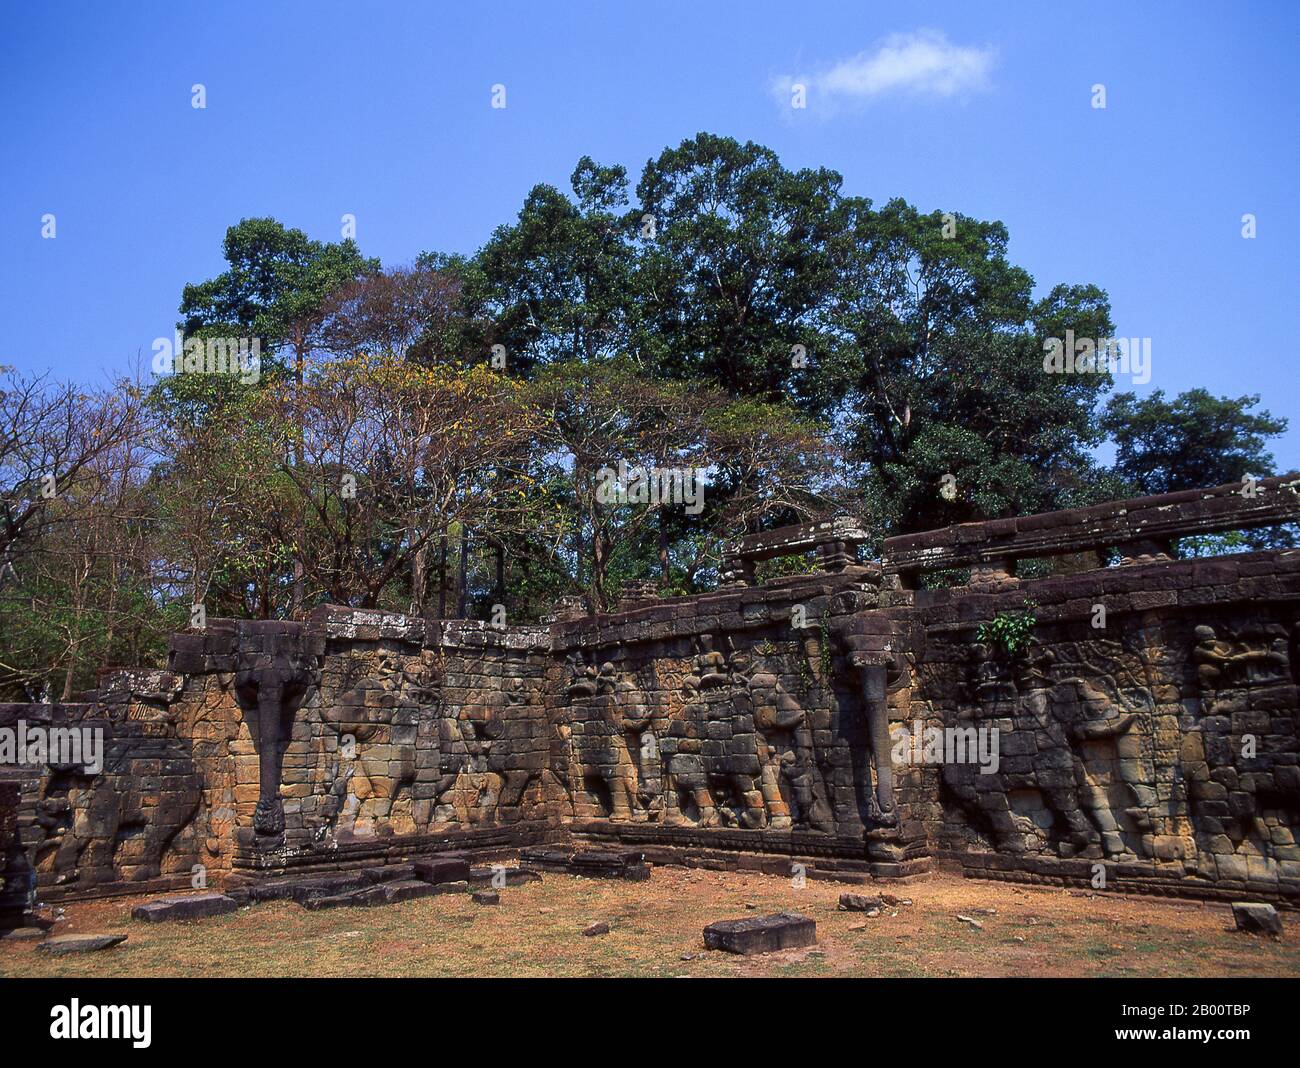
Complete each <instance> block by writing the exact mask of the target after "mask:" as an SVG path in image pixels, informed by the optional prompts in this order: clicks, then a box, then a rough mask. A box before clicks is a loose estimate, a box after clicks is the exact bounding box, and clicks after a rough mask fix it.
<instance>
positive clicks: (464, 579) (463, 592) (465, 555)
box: [456, 523, 469, 619]
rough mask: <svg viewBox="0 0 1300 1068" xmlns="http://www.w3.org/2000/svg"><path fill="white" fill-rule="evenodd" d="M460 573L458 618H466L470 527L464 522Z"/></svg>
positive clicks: (461, 539)
mask: <svg viewBox="0 0 1300 1068" xmlns="http://www.w3.org/2000/svg"><path fill="white" fill-rule="evenodd" d="M457 566H458V568H459V574H458V575H457V576H456V578H457V581H456V618H457V619H464V618H465V602H466V599H467V596H468V592H469V591H468V589H467V587H468V586H469V527H467V526H465V524H464V523H462V524H461V526H460V562H459V564H458V565H457Z"/></svg>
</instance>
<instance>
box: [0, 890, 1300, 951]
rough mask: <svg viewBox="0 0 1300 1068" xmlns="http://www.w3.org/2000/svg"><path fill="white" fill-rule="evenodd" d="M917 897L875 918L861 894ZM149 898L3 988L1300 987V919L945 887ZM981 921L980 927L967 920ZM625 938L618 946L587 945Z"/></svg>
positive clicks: (124, 904) (106, 910) (82, 908)
mask: <svg viewBox="0 0 1300 1068" xmlns="http://www.w3.org/2000/svg"><path fill="white" fill-rule="evenodd" d="M846 890H847V891H854V892H860V893H864V894H868V895H874V894H878V893H881V892H886V893H891V894H893V895H895V896H897V897H901V898H909V899H911V901H912V904H911V905H910V906H900V907H897V908H886V909H885V910H883V911H882V912H881V914H880V915H878V916H874V917H868V916H866V915H865V914H863V913H860V912H841V911H839V909H838V908H837V905H838V901H839V895H840V894H841V893H843V892H845V891H846ZM141 900H143V899H140V898H130V899H126V898H119V899H114V900H109V901H100V902H86V903H81V904H72V905H69V906H67V913H66V920H65V921H64V922H60V923H59V924H58V925H57V926H56V928H55V931H54V933H56V934H72V933H78V932H88V931H125V932H127V933H128V934H129V935H130V938H129V940H128V941H127V942H126V943H124V944H123V945H121V946H118V947H116V948H114V949H110V950H106V951H103V952H100V953H94V954H88V955H75V956H65V957H47V956H46V955H45V954H43V953H39V952H37V950H36V943H34V942H21V941H20V942H13V941H5V942H0V975H3V976H69V977H78V976H178V977H185V976H286V977H310V976H785V975H791V976H818V975H823V976H1161V977H1163V976H1300V936H1298V934H1297V926H1298V925H1300V920H1297V919H1295V918H1294V916H1295V914H1293V913H1292V914H1286V915H1284V917H1283V922H1284V923H1286V924H1287V930H1286V932H1285V933H1284V934H1283V936H1282V937H1281V938H1280V939H1277V940H1274V939H1268V938H1262V937H1259V936H1252V935H1246V934H1241V933H1239V932H1237V931H1235V930H1234V929H1233V924H1232V916H1231V913H1230V911H1229V909H1228V908H1227V907H1226V906H1223V905H1197V904H1186V903H1181V902H1174V901H1167V900H1162V899H1157V898H1124V897H1118V896H1110V895H1089V894H1086V893H1082V892H1080V891H1068V890H1062V889H1047V888H1038V887H1020V886H1014V885H1011V884H1007V883H994V882H979V881H974V880H967V879H962V878H961V877H960V876H957V875H950V874H937V875H935V876H934V877H932V878H930V879H928V880H925V881H922V882H917V883H911V884H907V885H892V884H880V885H878V886H867V887H855V886H847V885H845V884H842V883H830V882H813V881H809V882H808V883H806V884H805V885H804V886H803V887H801V888H797V887H795V886H793V885H792V883H791V880H789V879H784V878H779V877H776V876H765V875H757V874H749V873H730V872H712V871H701V870H692V869H682V868H655V869H654V872H653V875H652V876H651V878H650V880H649V881H648V882H641V883H634V882H621V881H616V880H599V879H579V878H575V877H573V876H567V875H545V876H544V877H543V880H542V882H540V883H530V884H528V885H525V886H520V887H510V888H507V889H504V890H502V891H501V904H500V905H497V906H491V905H476V904H474V903H473V902H471V900H470V898H469V895H468V894H464V895H462V894H452V895H445V896H440V897H432V898H424V899H421V900H418V901H409V902H405V903H403V904H400V905H390V906H386V907H379V908H345V909H332V910H327V911H320V912H308V911H306V910H305V909H302V908H300V907H299V906H297V905H294V904H292V903H289V902H275V903H269V904H261V905H255V906H251V907H249V908H244V909H240V910H239V911H238V912H234V913H231V914H229V915H226V916H219V917H214V918H211V919H205V920H200V921H196V922H191V923H164V924H156V925H154V924H146V923H143V922H140V921H135V920H132V919H131V909H132V907H133V906H134V905H136V904H138V903H139V902H140V901H141ZM784 909H793V910H796V911H799V912H802V913H804V914H806V915H808V916H811V917H812V918H813V919H815V920H816V921H817V945H816V946H815V947H808V948H806V949H799V950H789V951H786V952H783V953H773V954H767V955H763V956H757V957H737V956H733V955H731V954H727V953H723V952H708V951H706V950H705V949H704V943H703V939H702V936H701V931H702V929H703V927H704V925H705V924H707V923H710V922H712V921H714V920H723V919H735V918H740V917H744V916H752V915H756V914H763V913H770V912H779V911H781V910H784ZM959 915H961V916H965V917H968V918H969V919H971V920H974V921H975V923H977V924H979V925H980V927H976V926H974V925H973V924H971V923H968V922H964V921H962V920H959V919H958V918H957V917H958V916H959ZM601 921H603V922H605V923H608V924H609V927H610V931H609V933H608V934H604V935H598V936H595V937H588V936H584V935H583V933H582V932H583V929H584V928H586V927H588V926H589V925H591V924H594V923H598V922H601Z"/></svg>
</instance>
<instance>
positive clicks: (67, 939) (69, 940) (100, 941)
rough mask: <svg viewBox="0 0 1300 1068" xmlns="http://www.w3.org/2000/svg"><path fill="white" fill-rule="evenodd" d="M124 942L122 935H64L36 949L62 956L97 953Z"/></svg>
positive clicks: (57, 936)
mask: <svg viewBox="0 0 1300 1068" xmlns="http://www.w3.org/2000/svg"><path fill="white" fill-rule="evenodd" d="M125 941H126V935H124V934H66V935H54V936H53V937H52V938H47V939H46V940H45V941H44V942H42V943H41V944H40V945H38V946H37V947H36V948H37V949H38V950H40V951H41V952H43V953H52V954H54V955H56V956H62V955H63V954H65V953H97V952H98V951H99V950H101V949H111V948H112V947H113V946H118V945H121V944H122V943H123V942H125Z"/></svg>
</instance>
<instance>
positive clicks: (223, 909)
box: [131, 892, 239, 923]
mask: <svg viewBox="0 0 1300 1068" xmlns="http://www.w3.org/2000/svg"><path fill="white" fill-rule="evenodd" d="M237 908H239V902H238V901H236V900H235V899H234V898H232V897H227V896H226V895H225V894H218V893H215V892H208V893H203V894H183V895H181V896H179V897H160V898H158V899H156V900H154V901H147V902H145V903H144V904H143V905H137V906H136V907H135V908H133V909H132V910H131V916H132V918H133V919H137V920H145V921H146V922H148V923H163V922H164V921H166V920H199V919H203V918H205V917H208V916H223V915H225V914H226V913H227V912H234V911H235V910H236V909H237Z"/></svg>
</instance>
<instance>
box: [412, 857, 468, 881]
mask: <svg viewBox="0 0 1300 1068" xmlns="http://www.w3.org/2000/svg"><path fill="white" fill-rule="evenodd" d="M415 878H417V879H423V880H424V881H425V882H426V883H459V882H464V881H465V880H466V879H468V878H469V861H468V860H466V859H465V858H464V857H430V858H429V859H428V860H417V861H416V862H415Z"/></svg>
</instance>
